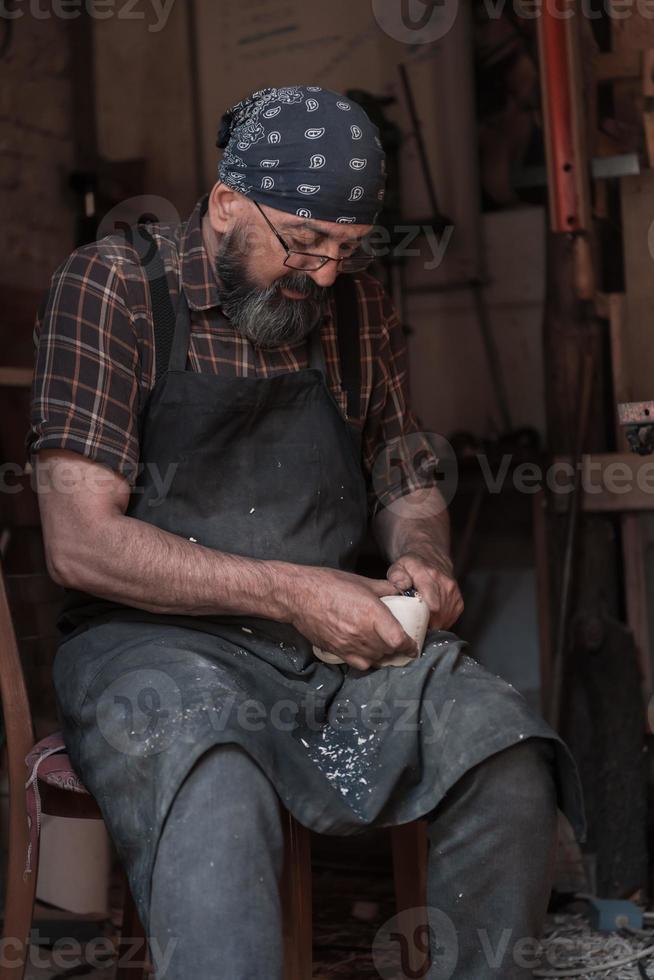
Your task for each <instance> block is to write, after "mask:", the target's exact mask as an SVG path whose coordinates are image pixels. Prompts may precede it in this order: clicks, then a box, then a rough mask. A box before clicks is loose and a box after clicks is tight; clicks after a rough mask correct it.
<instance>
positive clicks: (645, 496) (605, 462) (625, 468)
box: [545, 452, 654, 514]
mask: <svg viewBox="0 0 654 980" xmlns="http://www.w3.org/2000/svg"><path fill="white" fill-rule="evenodd" d="M573 467H574V460H573V458H572V457H571V456H556V457H555V458H554V460H553V464H552V467H551V468H550V470H549V471H548V473H547V474H545V480H546V482H547V484H548V486H549V487H550V489H552V490H553V493H552V497H553V501H554V509H555V510H556V511H560V512H565V511H566V510H567V507H568V497H569V496H570V488H571V487H572V483H573V476H572V472H573ZM557 486H558V487H559V489H558V490H557V489H555V488H556V487H557ZM582 492H583V496H582V501H581V506H582V510H584V511H586V512H587V513H591V514H600V513H607V512H608V513H623V512H625V511H643V510H652V511H654V455H652V456H637V455H635V454H634V453H628V452H626V453H585V454H584V456H583V457H582Z"/></svg>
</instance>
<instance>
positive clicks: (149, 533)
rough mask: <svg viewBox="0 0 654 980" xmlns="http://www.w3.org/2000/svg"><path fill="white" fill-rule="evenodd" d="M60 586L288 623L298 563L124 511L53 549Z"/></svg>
mask: <svg viewBox="0 0 654 980" xmlns="http://www.w3.org/2000/svg"><path fill="white" fill-rule="evenodd" d="M54 565H55V577H56V578H57V580H58V581H60V582H61V584H63V585H66V586H68V587H70V588H75V589H81V590H82V591H84V592H89V593H91V594H93V595H97V596H100V597H101V598H104V599H110V600H112V601H114V602H120V603H126V604H127V605H130V606H137V607H138V608H140V609H145V610H148V611H149V612H157V613H186V614H191V615H215V614H221V613H226V614H233V613H234V614H235V613H240V614H248V615H253V616H261V617H264V618H269V619H276V620H279V621H291V619H292V609H293V602H294V598H295V591H296V583H297V582H298V577H299V575H300V574H301V569H300V566H296V565H292V564H290V563H287V562H280V561H259V560H256V559H251V558H243V557H241V556H239V555H232V554H227V553H225V552H221V551H216V550H214V549H212V548H205V547H203V546H202V545H201V544H196V543H194V542H192V541H189V540H187V539H186V538H182V537H179V536H177V535H174V534H170V533H169V532H167V531H163V530H161V529H160V528H157V527H155V526H154V525H152V524H149V523H147V522H145V521H139V520H136V519H134V518H131V517H127V516H124V515H120V516H116V517H115V518H112V519H110V520H107V521H105V522H103V524H102V526H101V527H100V528H98V527H94V528H93V529H91V528H89V529H87V530H86V533H85V531H84V529H78V533H77V534H75V535H74V541H73V540H71V541H70V542H69V544H68V545H67V547H66V548H64V549H60V552H59V556H58V559H57V561H56V562H55V563H54Z"/></svg>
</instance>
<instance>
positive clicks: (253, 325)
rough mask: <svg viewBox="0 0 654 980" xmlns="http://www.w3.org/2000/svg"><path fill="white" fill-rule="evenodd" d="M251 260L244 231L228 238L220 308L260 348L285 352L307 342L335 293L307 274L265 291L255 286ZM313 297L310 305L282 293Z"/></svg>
mask: <svg viewBox="0 0 654 980" xmlns="http://www.w3.org/2000/svg"><path fill="white" fill-rule="evenodd" d="M246 254H247V251H246V246H245V242H244V236H243V235H242V234H241V232H240V229H239V228H236V229H235V230H234V231H233V232H231V233H229V234H227V235H225V236H224V237H223V239H222V241H221V243H220V247H219V249H218V254H217V257H216V275H217V277H218V281H219V292H220V303H221V307H222V310H223V313H224V314H225V316H226V317H227V319H228V320H229V321H230V323H231V324H232V326H233V327H234V329H235V330H236V331H237V332H238V333H239V334H241V335H242V336H243V337H246V338H247V339H248V340H250V341H251V342H252V343H253V344H256V345H257V346H258V347H266V348H270V347H281V346H283V345H284V344H294V343H298V342H299V341H300V340H303V339H304V338H305V337H306V336H307V335H308V334H309V333H310V332H311V331H312V330H313V328H314V327H315V326H316V325H317V324H318V321H319V320H320V319H321V318H322V317H323V315H324V314H325V312H326V310H327V306H328V298H329V290H328V289H325V288H323V287H322V286H317V285H316V283H315V282H314V281H313V279H311V278H310V277H309V276H308V275H306V274H305V273H304V272H298V271H295V272H294V271H293V270H289V275H288V276H285V277H284V278H283V279H278V280H277V281H276V282H274V283H272V284H271V285H270V286H266V287H265V288H263V289H262V288H261V287H260V286H256V285H254V284H253V283H252V281H251V279H250V278H249V276H248V273H247V270H246V268H245V262H244V260H243V259H242V256H245V255H246ZM282 286H284V287H285V288H286V289H290V290H292V291H294V292H298V293H307V294H308V295H307V298H306V299H298V300H293V299H287V298H286V297H285V296H283V295H282V294H281V292H280V289H281V287H282Z"/></svg>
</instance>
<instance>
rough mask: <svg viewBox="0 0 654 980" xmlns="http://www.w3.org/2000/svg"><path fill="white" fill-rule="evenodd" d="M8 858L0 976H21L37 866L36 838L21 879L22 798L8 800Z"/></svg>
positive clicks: (13, 979) (7, 979)
mask: <svg viewBox="0 0 654 980" xmlns="http://www.w3.org/2000/svg"><path fill="white" fill-rule="evenodd" d="M8 838H9V860H8V862H7V888H6V892H5V909H4V922H3V926H2V947H1V955H0V980H23V977H24V976H25V967H26V965H27V957H28V955H29V937H30V932H31V928H32V918H33V915H34V896H35V894H36V878H37V874H38V867H39V842H38V838H37V841H36V846H35V848H34V851H33V853H32V862H31V866H32V870H31V873H30V874H28V875H27V876H26V878H25V880H23V870H24V865H25V855H26V853H27V844H28V842H29V836H28V832H27V817H26V811H25V805H24V801H23V800H19V799H18V798H17V797H14V799H13V800H12V799H11V795H10V800H9V834H8Z"/></svg>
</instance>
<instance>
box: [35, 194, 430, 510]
mask: <svg viewBox="0 0 654 980" xmlns="http://www.w3.org/2000/svg"><path fill="white" fill-rule="evenodd" d="M205 207H206V198H203V199H202V200H201V201H199V202H198V203H197V205H196V207H195V209H194V211H193V213H192V215H191V217H190V219H189V220H188V221H187V222H186V223H183V224H180V225H176V226H164V225H155V226H151V227H150V228H149V230H150V231H151V233H152V234H153V235H154V237H155V239H156V240H157V244H158V246H159V249H160V252H161V256H162V259H163V262H164V266H165V269H166V274H167V277H168V284H169V288H170V292H171V298H172V301H173V305H175V303H176V301H177V298H178V296H179V288H180V281H181V284H182V287H183V289H184V293H185V296H186V299H187V301H188V304H189V307H190V309H191V337H190V345H189V362H188V366H189V367H190V368H191V369H192V370H193V371H200V372H208V373H210V374H218V375H222V376H223V377H226V378H233V377H251V378H269V377H273V376H274V375H277V374H283V373H286V372H289V371H298V370H301V369H303V368H306V367H308V343H307V340H306V339H305V340H302V341H300V342H298V343H294V344H287V345H284V346H281V347H277V348H274V349H268V350H266V349H263V348H258V347H255V346H254V345H253V344H252V343H251V342H250V341H249V340H247V339H246V338H244V337H242V336H240V335H239V334H238V333H237V331H236V330H235V329H234V328H233V327H232V326H231V325H230V323H229V321H228V320H227V319H226V318H225V316H224V315H223V314H222V312H221V310H220V297H219V293H218V284H217V282H216V278H215V276H214V273H213V270H212V267H211V264H210V260H209V257H208V254H207V251H206V249H205V246H204V242H203V237H202V214H203V212H204V209H205ZM356 286H357V293H358V301H359V315H360V327H361V330H360V341H361V380H362V386H361V401H360V406H359V413H358V418H351V419H350V422H351V423H352V424H355V425H357V426H358V427H359V428H360V429H361V434H362V450H363V467H364V473H365V476H366V479H367V483H368V495H369V506H370V512H371V514H372V513H374V512H375V511H376V510H377V509H378V508H379V507H380V506H383V504H385V503H388V502H389V500H390V499H393V498H395V497H396V496H401V495H402V493H406V492H407V490H409V489H414V488H416V487H418V486H425V485H426V483H425V478H424V476H423V477H422V478H421V479H416V478H415V477H413V476H411V475H409V476H407V474H406V473H404V475H402V474H400V482H399V483H398V480H397V477H398V474H395V476H394V478H393V474H391V473H390V472H387V473H386V477H385V478H383V479H380V473H381V472H382V469H383V467H380V464H379V461H378V462H377V466H375V471H374V480H373V478H372V474H373V466H374V464H375V460H378V456H379V454H380V452H382V451H383V450H386V451H387V450H388V446H389V444H391V445H396V444H397V439H398V438H399V437H401V436H403V435H404V434H407V433H410V432H415V431H417V429H418V426H417V423H416V420H415V418H414V416H413V414H412V413H411V411H410V409H409V407H408V405H407V399H406V346H405V341H404V336H403V332H402V329H401V326H400V324H399V322H398V319H397V315H396V313H395V311H394V309H393V307H392V304H391V302H390V300H389V298H388V296H387V295H386V293H385V292H384V290H383V288H382V286H381V285H380V283H379V282H378V281H377V280H376V279H374V278H373V277H372V276H370V275H367V274H361V275H359V276H357V279H356ZM321 330H322V342H323V349H324V352H325V361H326V368H327V383H328V386H329V388H330V391H331V392H332V394H333V395H334V398H335V399H336V402H337V404H338V405H339V407H340V409H341V411H342V412H343V414H344V415H345V412H346V405H347V396H346V393H345V391H344V390H343V389H342V388H341V385H340V375H339V359H338V344H337V332H336V324H335V304H334V300H333V299H332V303H331V312H330V314H329V316H328V317H327V319H326V320H325V322H324V323H323V325H322V327H321ZM153 337H154V329H153V321H152V310H151V306H150V295H149V290H148V284H147V279H146V277H145V275H144V272H143V269H142V267H141V264H140V262H139V260H138V257H137V255H136V253H135V252H134V250H133V248H132V247H131V245H129V244H128V242H127V241H126V240H125V239H124V238H119V237H115V236H112V237H108V238H104V239H102V240H101V241H99V242H94V243H93V244H91V245H87V246H85V247H83V248H79V249H77V250H76V251H74V252H73V253H72V254H71V255H70V257H69V258H68V260H67V261H66V262H64V263H63V265H61V266H60V267H59V269H57V271H56V272H55V274H54V276H53V278H52V282H51V286H50V291H49V293H48V296H47V297H46V300H45V303H44V306H43V307H42V309H41V312H40V315H39V316H38V317H37V321H36V326H35V329H34V342H35V345H36V348H37V351H36V365H35V372H34V380H33V385H32V401H31V418H30V422H31V426H30V430H29V432H28V434H27V437H26V447H27V451H28V453H29V455H30V456H32V455H33V454H34V453H35V452H37V451H38V450H39V449H54V448H57V449H68V450H72V451H73V452H77V453H81V454H82V455H84V456H87V457H88V458H89V459H91V460H94V461H96V462H98V463H102V464H104V465H106V466H109V467H110V468H112V469H113V470H115V471H117V472H118V473H120V474H121V475H122V476H124V477H125V478H126V479H127V480H128V482H129V484H130V486H133V485H134V482H135V479H136V474H137V466H138V462H139V444H138V407H139V404H140V403H141V402H142V401H143V399H144V396H145V395H147V392H148V391H149V390H150V389H151V388H152V386H153V384H154V371H155V361H154V339H153ZM386 455H388V452H386ZM396 455H397V454H396ZM393 462H394V463H396V462H397V461H396V460H395V459H394V460H393ZM389 465H390V464H389ZM391 468H392V467H391ZM387 470H388V466H387ZM427 482H430V481H427ZM373 483H374V486H375V489H373ZM382 484H383V489H382ZM391 484H393V486H392V487H391ZM380 490H381V492H380Z"/></svg>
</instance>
